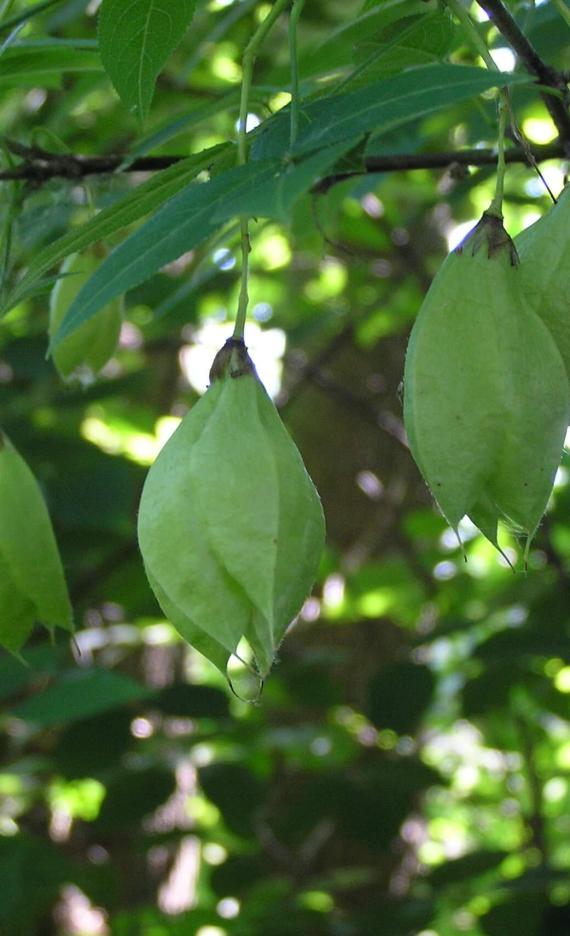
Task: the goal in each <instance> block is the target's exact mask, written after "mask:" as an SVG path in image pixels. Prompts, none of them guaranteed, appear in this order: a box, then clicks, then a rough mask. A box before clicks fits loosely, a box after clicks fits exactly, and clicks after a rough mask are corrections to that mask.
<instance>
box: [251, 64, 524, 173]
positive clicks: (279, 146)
mask: <svg viewBox="0 0 570 936" xmlns="http://www.w3.org/2000/svg"><path fill="white" fill-rule="evenodd" d="M529 81H530V79H529V78H528V77H526V76H525V75H518V74H517V75H511V74H507V73H505V72H496V73H495V72H489V71H487V70H486V69H484V68H471V67H469V66H466V65H439V64H436V65H426V66H422V67H420V68H413V69H411V70H410V71H407V72H403V73H402V74H399V75H394V76H392V77H390V78H386V79H385V80H384V81H376V82H373V83H371V84H369V85H367V86H366V87H364V88H360V89H359V90H358V91H352V92H349V93H348V94H337V95H331V96H330V97H321V98H318V99H317V100H314V101H312V102H311V103H309V104H307V105H306V106H305V107H303V108H302V109H301V113H300V130H299V137H298V139H297V143H296V145H295V152H296V153H308V152H310V151H311V150H316V149H320V148H321V147H323V146H330V145H331V144H332V143H337V142H338V141H340V140H345V139H348V138H355V137H358V136H359V135H360V134H362V133H369V132H370V131H375V132H376V134H377V135H384V134H386V133H389V132H391V131H392V130H393V129H394V128H395V127H398V126H400V125H401V124H404V123H406V122H407V121H409V120H414V119H416V118H418V117H423V116H424V115H425V114H429V113H432V112H433V111H436V110H440V109H441V108H444V107H449V106H450V105H451V104H456V103H458V102H459V101H465V100H467V99H468V98H470V97H474V96H475V95H478V94H482V93H483V92H484V91H488V90H489V89H490V88H496V87H499V86H503V85H512V84H524V83H528V82H529ZM288 133H289V117H288V114H277V115H276V116H275V117H274V118H272V119H271V120H268V121H267V122H266V124H264V126H263V127H262V128H261V129H260V130H259V131H258V133H257V134H256V137H255V139H254V142H253V155H254V156H255V158H257V159H268V158H270V157H272V156H276V155H278V154H279V153H282V152H283V151H284V150H286V148H287V138H288Z"/></svg>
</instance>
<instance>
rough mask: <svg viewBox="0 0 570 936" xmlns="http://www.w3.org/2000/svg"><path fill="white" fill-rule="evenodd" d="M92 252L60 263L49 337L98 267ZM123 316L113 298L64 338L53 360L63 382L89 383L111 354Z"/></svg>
mask: <svg viewBox="0 0 570 936" xmlns="http://www.w3.org/2000/svg"><path fill="white" fill-rule="evenodd" d="M100 262H101V257H99V256H98V255H97V254H96V253H95V251H94V250H88V251H85V252H84V253H75V254H71V255H70V256H69V257H66V259H65V260H64V262H63V265H62V267H61V270H60V273H61V274H64V275H62V276H61V278H60V279H58V280H57V282H56V284H55V286H54V287H53V289H52V291H51V296H50V317H49V337H50V340H51V339H53V338H54V336H55V334H56V332H57V330H58V328H59V326H60V325H61V323H62V321H63V319H64V318H65V314H66V312H67V310H68V309H69V307H70V305H71V303H72V302H73V300H74V299H75V297H76V296H77V294H78V293H79V290H80V289H81V288H82V287H83V286H84V285H85V283H86V282H87V280H88V279H89V278H90V277H91V276H92V274H93V273H94V272H95V270H96V269H97V267H98V266H99V265H100ZM122 315H123V303H122V299H115V300H114V301H113V302H111V303H110V304H109V305H108V306H105V308H104V309H101V311H100V312H98V313H97V315H94V316H93V317H92V318H90V319H89V320H88V321H87V322H85V323H84V324H83V325H80V326H79V327H78V328H77V329H76V330H75V331H73V332H71V334H70V335H68V336H67V337H66V338H63V339H62V341H60V342H59V343H58V344H57V345H56V346H55V348H54V350H53V360H54V364H55V366H56V367H57V369H58V371H59V373H60V375H61V377H63V378H64V380H69V379H77V380H80V381H81V382H83V383H91V382H92V381H93V379H94V377H95V375H96V374H97V373H98V372H99V371H100V370H101V368H102V367H104V366H105V364H106V363H107V361H108V360H109V358H110V357H111V356H112V355H113V353H114V351H115V348H116V347H117V342H118V340H119V332H120V330H121V322H122Z"/></svg>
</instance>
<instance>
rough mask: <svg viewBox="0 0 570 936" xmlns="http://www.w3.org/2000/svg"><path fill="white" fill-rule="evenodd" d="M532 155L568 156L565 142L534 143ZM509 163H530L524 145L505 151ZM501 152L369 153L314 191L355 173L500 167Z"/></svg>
mask: <svg viewBox="0 0 570 936" xmlns="http://www.w3.org/2000/svg"><path fill="white" fill-rule="evenodd" d="M531 154H532V157H533V158H534V160H535V161H536V162H543V161H544V160H546V159H558V158H562V157H564V154H565V148H564V144H563V143H549V144H547V145H546V146H533V147H532V148H531ZM505 162H507V163H526V164H528V154H527V153H526V152H525V150H524V149H523V148H522V147H518V146H516V147H512V148H511V149H508V150H506V151H505ZM496 165H497V153H496V151H495V150H492V149H465V150H449V151H447V152H440V153H394V154H390V155H389V156H369V157H368V158H367V159H365V161H364V168H363V169H361V170H359V171H353V172H350V171H348V172H339V173H334V174H333V175H329V176H324V177H323V178H322V179H320V180H319V182H317V183H316V185H314V186H313V191H316V192H320V193H323V192H327V191H328V190H329V188H331V186H333V185H336V184H337V182H344V181H345V180H346V179H350V178H353V177H355V176H362V175H367V174H368V173H374V172H409V171H411V170H415V169H453V168H454V167H457V166H473V167H478V166H496Z"/></svg>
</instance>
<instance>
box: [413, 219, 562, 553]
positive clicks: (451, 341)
mask: <svg viewBox="0 0 570 936" xmlns="http://www.w3.org/2000/svg"><path fill="white" fill-rule="evenodd" d="M569 409H570V388H569V386H568V379H567V377H566V371H565V368H564V364H563V362H562V358H561V356H560V354H559V352H558V349H557V347H556V345H555V342H554V340H553V338H552V336H551V334H550V332H549V330H548V329H547V327H546V326H545V324H544V322H543V321H542V319H541V318H539V316H538V315H536V314H535V313H534V312H533V311H532V309H531V308H530V306H529V305H528V304H527V303H526V302H525V301H524V298H523V294H522V290H521V277H520V269H519V267H518V263H517V257H516V251H515V249H514V246H513V243H512V241H511V240H510V238H509V237H508V235H507V233H506V232H505V230H504V227H503V224H502V221H501V220H500V219H499V218H497V217H495V216H494V215H492V214H484V215H483V217H482V219H481V221H480V222H479V223H478V225H477V226H476V227H475V228H474V229H473V231H471V233H470V234H469V235H468V236H467V237H466V239H465V240H464V241H463V242H462V244H460V246H459V247H458V248H457V249H456V250H454V251H452V253H450V254H449V256H448V257H447V259H446V260H445V262H444V263H443V265H442V267H441V268H440V270H439V272H438V273H437V275H436V277H435V279H434V281H433V283H432V285H431V287H430V289H429V291H428V293H427V295H426V298H425V300H424V302H423V305H422V307H421V309H420V312H419V315H418V318H417V320H416V322H415V324H414V328H413V330H412V334H411V337H410V342H409V345H408V351H407V355H406V365H405V375H404V418H405V424H406V430H407V433H408V439H409V443H410V448H411V451H412V454H413V456H414V458H415V460H416V462H417V464H418V467H419V468H420V471H421V473H422V474H423V477H424V479H425V481H426V482H427V484H428V486H429V488H430V490H431V492H432V494H433V496H434V498H435V500H436V501H437V503H438V504H439V507H440V508H441V511H442V513H443V515H444V516H445V518H446V519H447V521H448V522H449V524H450V526H451V527H453V528H454V529H455V530H457V526H458V524H459V521H460V520H461V518H462V517H464V516H465V515H468V516H470V517H471V519H472V520H473V522H474V523H475V524H476V525H477V526H478V527H479V529H480V530H481V532H482V533H484V535H485V536H486V537H487V538H488V539H489V540H490V541H491V542H492V543H493V544H494V545H495V546H497V525H498V520H504V521H506V522H507V524H508V525H510V526H511V527H512V528H514V529H515V530H518V531H520V532H521V533H523V534H525V535H526V537H527V547H528V544H529V543H530V540H531V538H532V536H533V534H534V533H535V531H536V528H537V526H538V524H539V522H540V519H541V517H542V515H543V513H544V510H545V508H546V504H547V501H548V498H549V496H550V493H551V490H552V486H553V482H554V475H555V473H556V469H557V467H558V465H559V462H560V457H561V453H562V447H563V443H564V437H565V433H566V428H567V425H568V418H569Z"/></svg>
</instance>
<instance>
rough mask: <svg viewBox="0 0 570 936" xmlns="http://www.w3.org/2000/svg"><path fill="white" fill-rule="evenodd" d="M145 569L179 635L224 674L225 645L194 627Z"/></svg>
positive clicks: (226, 663)
mask: <svg viewBox="0 0 570 936" xmlns="http://www.w3.org/2000/svg"><path fill="white" fill-rule="evenodd" d="M145 571H146V575H147V578H148V580H149V583H150V586H151V588H152V590H153V592H154V594H155V595H156V600H157V601H158V603H159V605H160V607H161V608H162V610H163V611H164V613H165V615H166V617H167V618H168V619H169V621H170V622H171V624H172V625H173V626H174V627H175V628H176V630H177V631H178V633H179V634H180V636H181V637H183V638H184V640H186V641H187V643H189V644H191V646H192V647H194V649H195V650H197V651H198V652H199V653H201V654H202V655H203V656H205V657H206V659H207V660H210V662H211V663H213V664H214V666H216V667H217V668H218V669H219V670H220V672H221V673H222V674H223V675H224V676H225V675H226V668H227V665H228V660H229V658H230V654H229V652H228V651H227V650H226V649H225V647H222V645H221V644H220V643H218V641H217V640H214V638H213V637H210V636H209V635H208V634H206V633H204V631H201V630H200V628H199V627H196V626H195V625H194V624H193V623H192V621H190V620H189V619H188V618H187V617H186V616H185V615H184V614H183V613H182V612H181V611H180V609H179V608H177V607H176V605H175V604H173V603H172V602H171V601H170V600H169V598H168V596H167V594H166V592H165V591H163V589H162V588H161V587H160V585H159V584H158V582H157V581H156V580H155V579H154V577H153V575H152V573H151V572H150V571H149V569H148V568H146V569H145Z"/></svg>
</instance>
